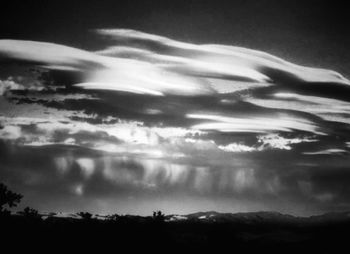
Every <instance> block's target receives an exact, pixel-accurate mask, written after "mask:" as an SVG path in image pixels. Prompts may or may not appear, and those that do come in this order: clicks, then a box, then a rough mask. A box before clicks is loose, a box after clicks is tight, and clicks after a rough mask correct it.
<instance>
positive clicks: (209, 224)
mask: <svg viewBox="0 0 350 254" xmlns="http://www.w3.org/2000/svg"><path fill="white" fill-rule="evenodd" d="M3 197H4V196H2V198H3ZM2 203H3V202H2ZM1 210H2V212H1V215H0V225H1V231H2V232H6V234H5V235H3V237H2V240H3V243H4V244H5V245H9V246H11V245H12V246H13V244H17V243H22V244H26V246H28V247H29V248H33V249H41V248H44V246H46V245H47V246H49V245H53V246H56V248H58V249H60V248H62V247H63V246H74V247H75V248H77V249H80V250H82V249H84V250H85V249H86V250H87V249H89V248H96V247H97V248H100V249H104V248H110V247H115V246H118V248H121V247H127V248H128V249H129V250H130V251H132V250H143V251H146V250H148V251H164V250H165V248H169V247H171V251H175V250H178V251H180V250H187V251H189V250H193V251H199V250H201V251H204V250H206V251H208V250H213V251H214V250H215V251H221V250H222V251H223V250H226V251H228V252H230V253H241V251H245V252H247V251H249V252H250V251H261V250H269V251H277V252H280V251H283V253H293V252H295V251H305V250H310V251H317V253H335V251H337V250H341V249H342V248H347V246H348V240H349V235H350V212H338V213H326V214H323V215H317V216H310V217H295V216H292V215H287V214H281V213H278V212H269V211H262V212H250V213H218V212H215V211H208V212H198V213H192V214H187V215H165V214H163V213H162V212H161V211H155V212H154V213H153V214H152V215H150V216H136V215H119V214H112V215H103V216H102V215H98V214H91V213H88V212H79V213H77V214H63V213H45V214H41V213H39V212H38V211H37V210H35V209H32V208H29V207H27V208H25V209H24V210H23V211H19V212H17V213H10V212H9V210H7V209H5V208H2V209H1ZM61 244H64V245H61ZM14 246H15V245H14Z"/></svg>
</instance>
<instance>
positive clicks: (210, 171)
mask: <svg viewBox="0 0 350 254" xmlns="http://www.w3.org/2000/svg"><path fill="white" fill-rule="evenodd" d="M97 34H98V35H100V36H101V37H104V36H105V37H106V38H107V39H108V41H107V42H108V43H109V46H108V47H106V48H101V49H100V50H97V51H88V50H80V49H76V48H72V47H67V46H63V45H58V44H54V43H44V42H35V41H16V40H1V41H0V58H1V59H6V60H9V61H7V62H14V63H17V62H25V63H26V64H27V65H26V66H28V67H30V68H33V67H34V68H35V69H38V68H39V69H40V70H41V69H43V68H44V69H46V71H44V72H43V73H45V75H44V76H45V77H40V76H38V75H32V74H25V72H24V71H22V69H16V70H17V73H15V74H14V73H10V72H8V73H7V72H6V71H4V73H2V74H3V76H4V77H5V78H4V79H3V80H2V81H0V91H1V95H2V96H0V178H1V179H4V181H6V182H9V183H12V184H13V185H14V186H17V187H18V190H19V191H21V192H22V193H23V194H24V195H25V196H26V197H28V200H30V202H33V203H32V204H34V205H38V208H40V207H42V206H43V205H41V204H44V203H45V204H47V205H48V206H49V207H51V208H52V209H54V208H57V207H61V208H62V209H65V210H66V211H76V209H79V210H81V208H82V207H86V208H87V209H92V210H94V208H96V207H100V208H99V209H101V210H103V211H104V212H106V211H108V212H115V211H113V210H111V209H112V208H111V207H112V205H111V203H112V202H113V204H122V209H124V208H125V209H126V207H128V208H130V207H134V206H135V207H136V206H139V205H140V204H141V203H142V202H143V203H145V204H148V206H149V207H148V209H153V208H154V207H155V206H153V205H154V204H158V205H159V204H160V203H161V202H162V201H161V200H163V201H164V200H165V201H166V202H169V204H170V203H171V202H173V203H172V205H171V207H174V209H178V210H179V209H180V208H179V207H180V206H179V203H181V204H182V202H185V201H184V200H186V202H187V203H186V204H187V205H186V208H184V210H183V211H188V210H189V209H195V210H197V208H198V207H204V209H206V208H208V207H213V208H215V207H225V209H226V210H230V209H233V208H237V207H245V208H247V209H253V210H254V209H260V210H261V209H269V210H272V209H286V210H288V209H290V208H291V207H292V208H293V209H295V211H296V212H299V211H302V210H303V209H304V208H305V207H306V204H307V205H308V207H310V209H314V210H317V211H320V210H324V209H331V208H332V209H333V208H334V209H337V208H336V205H337V204H339V203H344V204H348V205H350V204H349V202H348V200H349V196H348V193H350V192H349V188H348V186H349V185H348V182H349V179H350V178H349V175H348V173H347V171H348V170H347V169H348V165H349V163H350V161H349V156H348V155H349V151H350V149H349V148H350V145H349V138H348V137H349V130H350V129H349V128H350V127H349V120H348V118H349V110H348V108H349V105H348V104H349V99H348V98H346V94H347V91H349V81H348V80H346V79H345V78H344V77H343V76H341V75H340V74H338V73H336V72H333V71H330V70H324V69H316V68H308V67H303V66H297V65H295V64H292V63H289V62H287V61H285V60H283V59H280V58H278V57H275V56H272V55H270V54H268V53H265V52H260V51H256V50H251V49H246V48H240V47H233V46H224V45H197V44H189V43H184V42H179V41H175V40H172V39H169V38H165V37H162V36H157V35H150V34H146V33H141V32H138V31H133V30H123V29H121V30H120V29H118V30H110V29H107V30H98V31H97ZM18 72H20V73H18ZM22 72H23V73H22ZM6 77H8V78H6ZM282 200H283V202H282ZM165 201H164V202H165ZM28 202H29V201H28ZM201 202H202V203H201ZM199 203H201V204H199ZM233 203H235V204H233ZM145 206H147V205H145ZM151 206H152V207H151ZM101 207H102V208H101ZM114 208H115V207H114ZM96 209H97V208H96ZM130 209H131V208H130ZM186 209H187V210H186Z"/></svg>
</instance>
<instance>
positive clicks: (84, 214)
mask: <svg viewBox="0 0 350 254" xmlns="http://www.w3.org/2000/svg"><path fill="white" fill-rule="evenodd" d="M77 215H78V216H80V218H82V219H84V220H91V219H92V214H91V213H88V212H79V213H77Z"/></svg>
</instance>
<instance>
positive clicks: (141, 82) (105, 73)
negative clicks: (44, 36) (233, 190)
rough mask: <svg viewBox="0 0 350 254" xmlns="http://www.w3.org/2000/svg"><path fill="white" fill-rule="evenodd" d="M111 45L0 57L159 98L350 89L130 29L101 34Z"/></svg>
mask: <svg viewBox="0 0 350 254" xmlns="http://www.w3.org/2000/svg"><path fill="white" fill-rule="evenodd" d="M97 33H98V34H99V35H100V36H104V37H107V38H109V39H110V40H111V42H112V43H113V44H112V45H111V46H109V47H107V48H104V49H101V50H99V51H96V52H89V51H86V50H81V49H76V48H72V47H67V46H63V45H58V44H53V43H45V42H35V41H18V40H1V41H0V56H1V58H10V59H15V60H19V61H26V62H33V63H36V64H38V65H41V66H43V67H45V68H48V69H54V70H63V71H70V72H77V73H79V74H80V82H79V83H78V84H75V85H77V86H79V87H81V88H85V89H96V90H114V91H121V92H128V93H136V94H148V95H154V96H164V95H168V94H170V95H181V96H182V95H191V96H193V95H210V94H216V93H220V92H221V90H220V89H219V87H220V84H222V80H225V81H227V82H226V83H225V86H227V87H226V89H225V91H226V92H230V91H236V90H237V85H239V86H240V89H244V86H242V82H243V83H246V84H247V87H249V85H251V84H252V83H253V84H254V86H259V84H261V86H263V85H264V84H265V85H283V86H295V84H296V83H302V84H303V85H305V86H307V85H310V84H311V83H317V84H318V85H322V84H321V83H326V84H329V83H333V84H338V85H342V86H349V84H350V83H349V80H347V79H345V78H344V77H343V76H342V75H341V74H339V73H337V72H334V71H331V70H326V69H317V68H309V67H304V66H299V65H295V64H292V63H290V62H287V61H285V60H283V59H280V58H278V57H275V56H272V55H270V54H267V53H264V52H261V51H256V50H251V49H246V48H240V47H233V46H224V45H197V44H189V43H183V42H179V41H175V40H171V39H169V38H166V37H161V36H157V35H151V34H146V33H142V32H138V31H134V30H126V29H101V30H97Z"/></svg>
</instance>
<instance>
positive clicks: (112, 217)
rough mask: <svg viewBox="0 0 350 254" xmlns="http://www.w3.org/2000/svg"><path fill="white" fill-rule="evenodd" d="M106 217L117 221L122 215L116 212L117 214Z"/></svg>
mask: <svg viewBox="0 0 350 254" xmlns="http://www.w3.org/2000/svg"><path fill="white" fill-rule="evenodd" d="M106 218H107V220H109V221H116V220H118V219H119V218H120V215H119V214H116V213H115V214H111V215H107V217H106Z"/></svg>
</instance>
